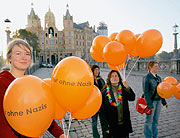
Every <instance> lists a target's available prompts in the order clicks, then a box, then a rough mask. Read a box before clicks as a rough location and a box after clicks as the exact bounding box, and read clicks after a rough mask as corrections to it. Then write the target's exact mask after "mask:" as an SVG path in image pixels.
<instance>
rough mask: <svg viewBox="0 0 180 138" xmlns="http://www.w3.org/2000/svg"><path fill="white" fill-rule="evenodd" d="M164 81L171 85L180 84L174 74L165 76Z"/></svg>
mask: <svg viewBox="0 0 180 138" xmlns="http://www.w3.org/2000/svg"><path fill="white" fill-rule="evenodd" d="M163 82H168V83H170V84H171V85H178V81H177V80H176V79H175V78H174V77H172V76H168V77H166V78H164V80H163Z"/></svg>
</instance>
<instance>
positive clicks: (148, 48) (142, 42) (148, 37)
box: [136, 29, 163, 58]
mask: <svg viewBox="0 0 180 138" xmlns="http://www.w3.org/2000/svg"><path fill="white" fill-rule="evenodd" d="M137 43H138V44H137V48H136V50H137V53H138V56H139V57H141V58H147V57H151V56H153V55H154V54H156V53H157V52H158V51H159V49H160V48H161V46H162V43H163V39H162V35H161V33H160V32H159V31H158V30H155V29H151V30H147V31H145V32H144V33H142V34H141V36H140V37H139V38H138V40H137Z"/></svg>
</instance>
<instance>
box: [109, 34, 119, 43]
mask: <svg viewBox="0 0 180 138" xmlns="http://www.w3.org/2000/svg"><path fill="white" fill-rule="evenodd" d="M117 34H118V33H112V34H111V35H110V36H109V39H111V41H116V36H117Z"/></svg>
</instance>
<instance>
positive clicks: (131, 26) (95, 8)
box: [0, 0, 180, 52]
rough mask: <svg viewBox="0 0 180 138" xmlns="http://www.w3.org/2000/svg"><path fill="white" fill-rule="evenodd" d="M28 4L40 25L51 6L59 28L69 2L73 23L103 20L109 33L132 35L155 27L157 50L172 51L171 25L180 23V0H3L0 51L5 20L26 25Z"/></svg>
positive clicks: (15, 28) (12, 27) (0, 6)
mask: <svg viewBox="0 0 180 138" xmlns="http://www.w3.org/2000/svg"><path fill="white" fill-rule="evenodd" d="M31 3H34V6H33V7H34V10H35V13H36V14H38V16H39V18H40V19H41V25H42V27H43V28H44V16H45V13H46V12H47V11H48V8H49V7H50V9H51V11H52V12H53V13H54V15H55V17H56V27H57V28H58V29H59V30H62V28H63V15H64V14H65V12H66V4H67V3H68V4H69V10H70V14H71V15H72V16H73V19H74V22H76V23H82V22H86V21H89V23H90V26H94V25H95V26H96V27H97V26H98V25H99V22H101V21H104V22H105V23H106V24H107V25H108V32H109V35H110V34H111V33H114V32H120V31H122V30H125V29H128V30H131V31H132V32H133V33H134V34H138V33H143V32H144V31H146V30H148V29H157V30H159V31H160V32H161V33H162V36H163V45H162V47H161V49H160V51H159V52H161V51H167V52H170V51H172V50H173V47H174V37H173V35H172V33H173V32H172V26H173V25H174V24H175V23H176V24H178V25H179V26H180V0H5V1H3V4H1V5H0V22H1V25H0V46H1V48H0V50H2V47H3V48H4V49H5V48H6V34H5V31H4V30H5V27H6V24H5V23H4V20H5V19H6V18H9V19H10V20H11V21H12V23H11V25H10V27H11V30H12V31H13V32H14V31H15V30H18V29H20V28H25V27H26V25H27V15H28V14H29V13H30V11H31ZM179 32H180V31H179ZM178 48H180V36H179V35H178Z"/></svg>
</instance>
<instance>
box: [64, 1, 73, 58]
mask: <svg viewBox="0 0 180 138" xmlns="http://www.w3.org/2000/svg"><path fill="white" fill-rule="evenodd" d="M66 8H67V10H66V15H65V16H63V26H64V29H63V32H64V43H65V48H66V51H67V49H72V50H71V51H68V52H69V53H68V54H69V55H74V52H73V50H74V30H73V29H74V28H73V17H72V16H71V15H70V13H69V6H68V4H67V6H66Z"/></svg>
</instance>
